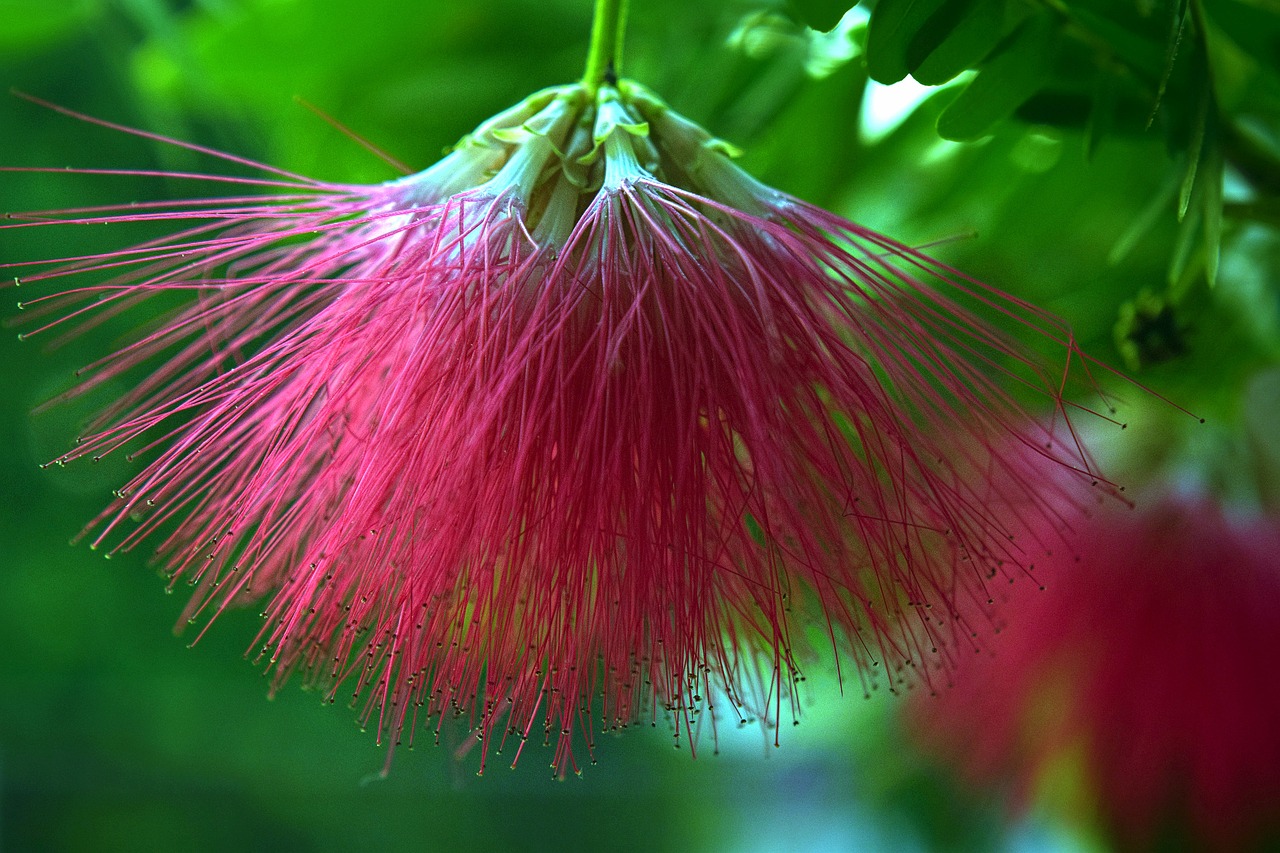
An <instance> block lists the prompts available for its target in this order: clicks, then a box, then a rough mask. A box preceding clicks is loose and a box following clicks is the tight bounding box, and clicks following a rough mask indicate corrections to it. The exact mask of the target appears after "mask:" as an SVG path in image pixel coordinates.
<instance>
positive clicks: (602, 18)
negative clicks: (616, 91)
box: [582, 0, 630, 96]
mask: <svg viewBox="0 0 1280 853" xmlns="http://www.w3.org/2000/svg"><path fill="white" fill-rule="evenodd" d="M629 5H630V0H596V8H595V16H594V17H593V19H592V21H591V47H590V48H589V50H588V52H587V69H586V72H585V73H584V74H583V75H582V85H583V86H585V87H586V90H587V92H588V94H590V95H593V96H594V95H595V93H596V91H597V90H598V89H599V88H600V87H601V86H602V85H606V84H607V85H615V84H616V83H617V82H618V76H619V75H620V74H621V73H622V42H623V38H624V36H625V34H626V28H627V12H628V7H629Z"/></svg>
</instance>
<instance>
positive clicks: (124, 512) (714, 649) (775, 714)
mask: <svg viewBox="0 0 1280 853" xmlns="http://www.w3.org/2000/svg"><path fill="white" fill-rule="evenodd" d="M187 147H192V146H187ZM199 150H202V149H199ZM205 153H211V152H205ZM228 159H232V160H234V161H235V162H239V163H242V164H243V163H245V161H239V160H235V159H234V158H228ZM259 168H262V169H266V167H259ZM266 171H267V172H268V174H269V176H270V177H268V178H253V179H246V178H216V177H211V176H195V177H196V178H198V179H203V180H217V181H223V182H227V183H231V184H233V185H243V186H244V187H245V191H246V193H247V194H245V195H230V196H223V197H220V198H213V199H206V200H197V201H187V202H156V203H152V204H143V205H129V206H122V207H120V208H113V209H90V210H76V211H55V212H46V213H43V214H35V215H31V216H30V217H28V218H31V219H33V220H34V223H19V225H18V227H41V228H46V227H49V226H50V224H51V223H52V222H73V223H100V222H144V221H153V220H164V221H167V222H172V223H173V224H174V226H175V227H176V228H177V229H178V230H176V232H175V233H173V234H171V235H170V236H167V237H162V238H160V239H156V240H152V241H150V242H147V243H143V244H142V245H140V246H136V247H133V248H130V249H125V250H121V251H117V252H109V253H104V254H98V255H92V256H89V257H81V258H67V259H63V260H61V261H60V262H57V263H56V264H55V265H53V266H52V267H40V266H39V265H36V271H35V272H34V273H31V274H27V275H25V276H24V281H23V284H24V285H26V284H29V283H34V282H36V281H39V280H50V279H53V280H61V281H63V282H64V283H66V285H67V287H66V288H65V289H64V290H63V291H62V292H60V293H58V294H54V295H49V296H39V297H37V298H34V299H31V300H28V301H27V302H26V303H25V307H26V308H28V309H34V310H36V311H40V312H44V313H45V314H46V315H48V317H50V318H51V319H49V320H48V322H47V324H46V325H45V326H43V327H41V328H38V329H35V330H34V331H36V332H41V333H43V332H46V331H48V330H49V329H50V328H51V327H57V326H62V325H64V324H67V323H77V324H79V325H80V327H81V328H83V326H84V325H86V324H91V323H95V322H99V321H100V320H101V319H103V318H106V317H110V316H113V315H116V314H119V313H121V312H126V311H134V310H138V311H140V312H147V311H154V310H155V309H154V308H153V307H152V306H153V304H154V302H153V298H154V297H156V296H171V295H173V294H174V293H175V292H183V293H189V294H190V297H191V301H190V302H189V304H188V305H187V306H186V307H185V308H181V309H179V310H178V311H177V312H176V313H173V314H170V315H168V316H166V317H165V318H164V319H163V320H161V321H160V322H159V323H155V324H153V325H152V327H151V328H150V330H149V331H147V332H145V333H144V334H143V335H141V336H140V337H139V338H138V339H137V340H135V341H134V342H133V343H131V344H129V345H128V346H126V347H124V348H123V349H121V350H119V351H118V352H115V353H113V354H112V355H110V356H108V357H106V358H104V359H102V360H101V361H99V362H97V363H96V364H94V365H91V366H90V367H89V368H88V369H87V371H86V373H85V380H84V384H83V385H82V386H81V387H80V388H78V389H76V392H74V393H80V392H83V391H85V390H88V389H90V388H93V387H97V386H99V385H101V384H102V383H104V382H105V381H107V380H108V379H114V378H116V377H119V376H122V375H123V376H129V377H133V381H134V386H133V390H132V391H130V392H129V393H128V394H126V395H125V396H124V397H123V398H121V399H120V400H118V401H117V402H116V403H115V404H114V405H112V406H111V407H110V408H109V409H108V410H107V411H105V412H104V413H102V415H101V416H99V417H98V418H97V419H96V420H94V421H93V422H92V423H91V424H90V425H89V427H88V429H87V430H86V432H85V435H84V436H83V438H82V439H81V440H80V441H79V443H78V444H77V445H76V447H75V449H74V450H73V451H71V452H70V453H68V454H67V455H66V456H64V457H62V458H61V459H59V460H57V461H58V462H66V461H69V460H71V459H75V458H80V457H100V456H102V455H104V454H107V453H111V452H115V451H117V450H120V449H123V448H126V447H129V448H131V450H130V455H131V457H136V458H139V459H142V460H144V464H143V467H142V468H141V470H140V471H139V472H138V473H137V474H136V475H135V476H134V478H133V479H132V480H131V481H130V482H129V483H128V484H127V485H126V486H124V487H123V488H122V489H120V490H119V499H118V501H117V502H116V503H115V504H114V505H113V506H111V507H110V508H108V509H107V510H106V511H105V512H104V513H103V514H102V515H101V516H100V517H99V518H98V519H97V520H96V522H95V523H94V524H93V525H92V526H91V527H90V529H89V531H88V532H87V535H88V536H90V537H91V541H92V543H93V544H94V546H102V547H107V548H109V549H110V550H112V551H118V550H128V549H130V548H133V547H134V546H136V545H138V544H139V543H140V542H142V541H143V540H144V539H151V540H152V541H157V542H158V545H157V551H158V554H159V557H160V559H161V560H162V561H163V562H164V564H165V566H166V567H167V569H168V571H169V572H170V573H171V574H172V576H173V577H174V578H175V581H176V580H185V581H186V582H188V583H190V584H192V585H194V586H195V587H196V591H195V595H194V598H193V600H192V603H191V606H190V608H189V610H188V616H189V617H190V618H191V619H192V620H207V619H209V618H211V617H213V616H214V615H216V614H217V613H219V612H221V611H222V610H223V609H224V608H226V607H228V606H230V605H232V604H234V603H237V602H241V601H249V600H255V599H258V598H266V600H267V604H266V610H265V615H266V618H267V622H266V625H265V627H264V628H263V630H262V635H261V637H260V646H261V650H262V656H263V657H265V658H266V659H268V660H269V663H270V666H271V667H272V668H273V669H274V672H275V676H276V680H277V682H283V681H284V680H285V679H286V678H287V677H288V676H289V675H290V674H291V673H293V672H295V671H301V673H302V675H303V677H304V678H305V680H306V681H307V682H309V683H312V684H315V685H319V686H322V687H323V689H325V690H326V691H327V692H328V695H329V697H330V699H331V700H332V699H334V698H336V696H337V694H338V692H339V689H340V687H339V685H343V684H345V685H346V687H345V689H348V690H350V691H351V695H352V697H353V699H354V700H356V701H358V702H362V703H363V711H362V713H363V717H364V719H365V720H366V721H367V722H369V723H370V724H371V725H374V726H376V727H377V729H378V730H379V731H380V732H386V733H390V734H391V736H392V738H393V741H394V742H395V743H399V742H400V741H401V740H402V738H405V739H408V740H409V741H410V742H411V741H412V739H413V737H414V731H415V729H416V728H417V727H419V726H422V725H424V724H425V725H427V726H429V727H431V728H433V729H434V730H435V731H436V732H437V734H438V733H439V731H440V727H441V726H442V725H443V721H444V720H445V719H446V718H449V717H454V716H458V717H464V718H465V719H466V721H467V722H468V724H469V725H470V726H472V727H473V728H474V730H475V731H476V733H477V735H478V737H479V740H480V741H481V743H482V746H483V749H482V752H483V753H485V754H488V752H489V751H490V749H491V748H494V749H496V750H498V751H501V750H502V749H503V748H505V747H508V746H514V750H513V751H514V754H515V756H516V757H518V756H519V753H520V750H521V748H522V745H523V742H524V741H525V740H526V739H527V738H528V737H530V736H532V735H538V734H540V735H542V737H543V738H544V739H545V740H547V741H553V740H554V741H556V743H557V749H556V753H555V758H554V761H553V764H554V766H555V767H556V768H557V770H558V771H563V770H565V769H567V768H575V767H576V763H575V759H574V757H573V755H572V739H573V732H574V730H575V729H577V730H580V731H581V733H582V734H583V735H584V736H585V738H586V740H587V743H588V746H590V744H591V739H592V738H593V737H594V736H595V733H597V732H600V731H602V730H611V729H614V728H621V727H623V726H625V725H627V724H628V723H629V722H631V721H634V720H636V719H645V720H655V719H656V718H657V717H658V716H660V715H662V714H664V713H666V714H669V715H670V716H671V718H672V719H673V720H674V724H675V729H676V738H677V741H679V739H681V738H685V739H687V740H688V741H689V742H690V743H691V744H692V742H693V740H694V739H695V736H696V734H697V733H698V731H699V730H701V729H702V728H703V727H704V726H706V727H710V728H711V729H712V730H714V726H715V725H716V721H717V719H718V718H725V717H727V718H728V719H729V720H730V721H732V722H734V723H737V722H738V721H739V719H740V717H742V718H745V717H746V716H747V715H758V716H761V717H762V718H763V719H765V720H767V721H769V722H770V723H777V722H778V720H779V718H780V717H781V716H783V714H784V713H786V712H784V710H783V705H784V703H791V702H792V700H793V698H794V696H793V691H794V683H795V681H796V680H798V679H799V678H801V675H800V658H801V656H802V655H803V654H804V652H805V649H806V646H807V642H808V641H806V640H805V639H803V637H802V636H801V634H800V633H797V631H796V627H797V619H796V617H794V616H793V615H792V614H793V611H796V610H798V611H800V614H801V615H800V624H805V623H807V622H810V621H814V620H816V621H817V622H818V623H820V624H825V625H826V626H827V633H828V635H829V640H830V642H832V643H833V644H835V646H836V647H837V648H838V649H840V651H841V653H842V654H843V655H845V656H847V657H848V658H850V659H852V661H853V662H854V663H855V664H856V668H857V669H858V671H859V673H860V675H861V677H863V679H864V686H870V685H871V684H872V683H874V682H875V681H876V678H875V673H876V672H877V671H878V672H884V671H886V670H888V672H889V675H888V676H887V678H888V682H889V685H890V687H893V686H894V685H895V684H897V683H899V682H900V681H902V680H903V679H904V678H905V677H906V676H905V675H904V674H903V667H906V666H912V665H922V664H924V665H927V666H918V669H919V670H920V671H922V672H924V673H925V675H924V677H926V678H927V677H929V676H928V671H929V670H931V669H934V668H936V667H939V666H943V667H945V666H946V665H947V662H948V661H949V660H950V659H951V658H952V657H953V656H954V654H955V649H956V648H958V647H962V646H967V645H968V644H970V643H971V640H970V635H971V634H972V633H973V632H974V631H975V630H976V629H977V626H975V625H973V624H971V623H970V621H968V617H965V618H959V617H958V614H959V613H960V612H961V611H962V609H963V611H964V612H966V613H967V612H968V607H967V603H968V602H970V601H974V602H986V601H987V600H988V598H989V593H988V592H987V590H986V588H985V587H986V584H987V583H988V582H989V581H990V580H991V579H992V578H995V577H997V576H1002V577H1003V576H1012V575H1015V574H1018V573H1020V572H1022V571H1023V570H1024V569H1025V566H1026V565H1027V564H1028V563H1029V562H1031V561H1032V560H1034V559H1035V558H1036V556H1037V555H1038V552H1039V550H1042V549H1043V547H1044V546H1043V543H1038V542H1035V541H1032V540H1028V541H1026V542H1024V541H1021V540H1019V541H1014V540H1013V537H1012V535H1011V532H1010V530H1009V529H1008V527H1007V518H1008V511H1007V509H1001V508H1002V507H1003V508H1007V507H1019V508H1021V509H1020V512H1021V513H1022V514H1024V515H1026V516H1028V518H1027V519H1026V520H1027V521H1029V522H1031V521H1034V522H1037V523H1039V525H1040V527H1041V528H1055V529H1056V528H1060V527H1062V526H1064V525H1066V524H1068V523H1069V521H1068V518H1067V517H1068V516H1069V515H1070V514H1071V513H1070V511H1069V510H1064V507H1069V506H1070V505H1071V503H1072V502H1073V501H1075V500H1077V499H1078V496H1077V497H1069V496H1067V493H1068V492H1071V491H1072V488H1073V486H1065V485H1063V483H1064V481H1065V480H1069V479H1071V477H1070V476H1068V477H1061V476H1059V475H1058V473H1057V472H1058V471H1059V470H1063V471H1067V472H1069V473H1070V474H1071V475H1074V477H1075V479H1077V480H1079V481H1080V482H1082V483H1084V484H1085V485H1086V486H1087V485H1088V484H1089V483H1091V482H1093V481H1094V479H1095V475H1094V474H1093V473H1092V470H1091V468H1092V466H1091V464H1090V462H1089V459H1088V457H1087V454H1086V453H1085V451H1084V450H1083V448H1082V447H1080V446H1079V444H1078V443H1077V442H1075V441H1074V440H1073V439H1071V438H1069V439H1068V440H1067V441H1065V442H1064V441H1060V440H1058V439H1057V438H1056V437H1055V436H1056V435H1058V434H1059V433H1058V432H1056V431H1053V430H1048V429H1043V428H1040V427H1037V426H1035V422H1034V421H1033V419H1032V418H1031V417H1030V416H1029V415H1028V414H1027V412H1025V411H1024V409H1023V405H1022V403H1021V402H1019V401H1020V399H1022V397H1026V398H1027V399H1029V400H1032V401H1035V405H1037V406H1049V407H1052V408H1054V409H1055V410H1056V413H1057V416H1058V422H1059V424H1065V423H1068V422H1069V421H1068V420H1067V414H1068V412H1069V406H1068V404H1067V403H1066V402H1065V401H1064V396H1063V395H1064V393H1065V389H1064V383H1065V382H1066V381H1067V379H1068V377H1069V375H1072V374H1073V373H1074V371H1073V369H1072V368H1073V364H1074V366H1075V367H1076V368H1080V367H1082V366H1083V365H1085V363H1086V362H1085V361H1084V359H1083V357H1082V356H1080V354H1079V352H1078V351H1077V350H1076V349H1075V346H1074V343H1073V341H1072V338H1071V335H1070V332H1069V330H1068V329H1066V328H1065V327H1063V326H1062V325H1061V324H1060V323H1059V322H1058V321H1056V320H1054V319H1053V318H1052V317H1050V316H1048V315H1045V314H1043V313H1041V312H1039V311H1037V310H1036V309H1034V308H1032V307H1031V306H1029V305H1026V304H1024V303H1021V302H1019V301H1017V300H1015V299H1012V298H1010V297H1008V296H1006V295H1004V294H1001V293H999V292H998V291H995V290H993V289H991V288H989V287H986V286H984V285H982V284H980V283H978V282H976V281H973V280H971V279H969V278H967V277H965V276H963V275H961V274H960V273H958V272H956V271H955V270H953V269H950V268H948V267H946V266H944V265H942V264H939V263H938V262H936V261H933V260H931V259H930V258H928V257H926V256H924V255H922V254H921V253H920V252H918V251H915V250H913V249H911V248H908V247H907V246H904V245H902V244H900V243H896V242H894V241H892V240H890V239H888V238H885V237H883V236H881V235H878V234H876V233H874V232H871V231H868V230H867V229H865V228H862V227H860V226H858V225H855V224H853V223H852V222H848V221H846V220H844V219H841V218H840V217H837V216H834V215H832V214H830V213H827V212H825V211H822V210H819V209H817V208H814V207H812V206H810V205H808V204H805V203H803V202H801V201H798V200H797V199H794V198H792V197H790V196H787V195H785V194H783V193H780V192H778V191H776V190H773V189H770V188H768V187H765V186H763V185H761V184H759V183H757V182H756V181H754V180H753V179H751V178H750V177H748V176H747V175H745V174H744V173H743V172H742V171H741V170H739V169H738V168H737V167H736V166H734V165H733V164H732V163H731V162H730V159H729V157H728V156H726V153H725V146H724V145H723V144H721V143H718V142H717V141H716V140H714V139H712V138H711V137H710V136H709V135H707V134H706V132H705V131H702V130H701V129H700V128H698V127H697V126H695V125H693V124H691V123H690V122H688V121H686V120H685V119H682V118H680V117H679V116H677V115H675V114H674V113H673V112H671V111H670V110H669V109H668V108H667V107H666V105H665V104H662V103H661V102H660V101H658V100H657V99H656V98H655V97H654V96H652V95H651V94H649V93H648V92H646V91H645V90H643V89H641V88H640V87H639V86H636V85H634V84H629V83H623V84H621V85H620V87H619V89H613V88H610V87H603V88H601V89H600V92H599V94H598V96H596V95H594V94H592V95H589V94H588V93H587V92H586V91H585V90H584V88H583V87H581V86H569V87H563V88H560V89H554V90H548V91H546V92H543V93H539V94H538V95H535V96H533V97H531V98H530V99H528V100H527V101H525V102H523V103H522V104H520V105H518V106H516V107H514V108H512V109H511V110H509V111H507V112H505V113H503V114H502V115H499V116H497V117H495V118H494V119H493V120H491V121H489V122H487V123H486V124H484V125H482V126H481V127H480V128H478V129H477V130H476V132H475V133H473V134H472V135H471V136H469V137H468V138H467V139H466V140H464V141H463V142H462V143H461V144H460V145H459V146H458V147H457V149H456V150H455V151H454V152H453V153H451V154H450V155H448V156H447V157H446V158H445V159H444V160H443V161H441V162H440V163H439V164H437V165H436V166H434V167H432V168H431V169H428V170H427V171H425V172H423V173H421V174H418V175H413V176H411V177H407V178H404V179H401V180H397V181H392V182H389V183H386V184H381V185H378V186H372V187H363V186H348V185H337V184H329V183H323V182H317V181H312V180H308V179H304V178H300V177H298V176H295V175H291V174H287V173H282V172H279V171H277V170H272V169H266ZM263 190H269V191H271V192H274V193H275V195H258V194H257V193H259V192H261V191H263ZM10 227H13V226H10ZM998 327H1004V328H1006V329H1012V330H1013V331H1015V332H1016V331H1022V332H1029V333H1030V334H1031V335H1033V336H1035V337H1037V338H1038V339H1040V340H1041V341H1042V342H1048V344H1049V345H1050V346H1051V347H1052V348H1053V349H1055V350H1056V353H1057V354H1056V356H1055V357H1053V358H1042V357H1041V356H1039V355H1037V354H1036V350H1035V347H1034V346H1029V345H1027V344H1026V343H1024V342H1021V341H1020V340H1019V339H1018V337H1016V336H1014V335H1011V334H1010V333H1009V332H1007V331H1003V330H1001V329H1000V328H998ZM33 333H34V332H33ZM1086 384H1088V383H1086ZM1010 386H1013V387H1014V388H1015V389H1016V392H1015V391H1013V390H1009V388H1010ZM1061 434H1067V433H1066V431H1065V430H1063V431H1061ZM1009 447H1012V448H1014V449H1013V450H1012V451H1008V450H1003V449H1002V450H1000V451H999V452H996V448H1009ZM1049 472H1052V475H1050V473H1049ZM1073 485H1074V484H1073ZM1048 538H1049V539H1053V538H1054V536H1053V535H1052V534H1051V535H1049V536H1048ZM962 605H965V606H964V607H963V608H962ZM482 767H483V759H482Z"/></svg>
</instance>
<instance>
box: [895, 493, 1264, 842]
mask: <svg viewBox="0 0 1280 853" xmlns="http://www.w3.org/2000/svg"><path fill="white" fill-rule="evenodd" d="M1080 542H1081V548H1080V553H1079V555H1078V557H1071V556H1068V555H1067V554H1066V553H1063V552H1060V553H1059V554H1058V555H1057V556H1055V557H1054V558H1053V559H1051V560H1048V561H1047V562H1041V563H1037V566H1036V576H1037V578H1039V579H1042V580H1043V581H1044V582H1045V584H1046V586H1047V589H1045V590H1044V591H1041V590H1040V589H1038V588H1037V587H1036V586H1035V585H1033V584H1015V585H1014V586H1012V587H1010V590H1009V592H1010V595H1009V600H1008V601H1007V603H1006V605H1005V607H1006V611H1007V612H1008V613H1009V614H1010V618H1009V625H1008V626H1007V628H1006V630H1004V631H1003V632H1002V633H1001V634H1000V635H999V636H998V637H996V638H994V639H993V640H991V641H990V643H989V644H988V646H989V652H984V653H983V654H982V655H979V656H973V657H970V658H969V659H968V660H967V661H965V662H964V663H963V664H962V665H960V666H959V667H957V669H956V670H955V671H954V672H953V677H954V682H955V683H954V686H952V687H950V688H949V689H946V690H943V691H940V693H939V695H938V696H936V697H925V696H921V697H920V698H919V699H918V700H917V701H916V704H915V705H914V707H913V710H914V712H915V715H914V716H915V722H916V723H918V727H919V728H920V729H921V730H922V732H923V735H924V736H925V738H926V739H930V740H932V741H933V742H934V743H935V745H938V746H940V747H941V748H942V749H943V751H944V752H945V754H946V755H948V756H949V757H950V758H951V759H953V760H954V761H956V762H957V763H958V764H959V766H960V767H961V768H963V769H964V770H965V772H967V773H968V774H969V775H971V776H972V777H975V778H977V779H979V780H982V781H986V782H989V781H992V780H996V779H1000V778H1011V779H1014V780H1017V782H1018V784H1019V786H1020V788H1021V795H1020V799H1023V800H1025V799H1027V798H1029V797H1031V796H1032V795H1033V789H1034V788H1035V787H1036V785H1037V783H1038V781H1039V780H1040V777H1041V775H1042V774H1043V773H1045V772H1048V771H1049V770H1050V768H1051V767H1052V765H1053V764H1054V762H1057V761H1061V760H1066V759H1067V758H1069V757H1070V756H1071V755H1073V754H1074V753H1073V752H1072V751H1073V750H1079V749H1082V750H1083V753H1082V756H1083V759H1084V762H1085V763H1084V781H1085V783H1086V785H1087V786H1088V787H1089V788H1090V790H1091V793H1092V795H1093V798H1094V799H1095V800H1096V809H1097V811H1098V814H1099V816H1100V817H1101V818H1102V820H1103V822H1104V824H1105V826H1106V828H1107V829H1108V830H1109V831H1110V832H1112V833H1114V835H1115V837H1116V839H1117V840H1118V841H1119V842H1120V848H1119V849H1124V850H1137V849H1153V848H1159V849H1194V850H1236V849H1253V850H1262V849H1274V847H1271V846H1267V845H1268V844H1271V845H1274V844H1275V843H1276V842H1277V841H1278V840H1280V725H1277V721H1280V683H1277V681H1276V680H1275V679H1273V678H1271V677H1270V675H1269V673H1270V672H1271V671H1272V669H1273V665H1274V661H1275V657H1276V655H1277V653H1280V618H1277V614H1278V613H1280V518H1276V517H1274V516H1259V515H1256V514H1248V513H1238V514H1232V513H1230V512H1228V511H1227V510H1225V509H1224V508H1223V507H1221V506H1219V505H1218V504H1216V503H1214V502H1213V501H1212V500H1210V499H1208V498H1188V497H1181V496H1179V497H1168V498H1165V499H1164V500H1162V501H1159V502H1156V503H1154V504H1153V505H1152V506H1150V507H1148V508H1144V509H1141V510H1138V511H1135V512H1132V513H1129V512H1124V511H1117V512H1115V513H1111V514H1108V515H1105V516H1103V517H1100V518H1098V519H1097V520H1096V521H1095V522H1094V523H1093V524H1092V525H1091V526H1090V527H1089V528H1088V529H1086V530H1085V531H1083V532H1082V535H1081V538H1080Z"/></svg>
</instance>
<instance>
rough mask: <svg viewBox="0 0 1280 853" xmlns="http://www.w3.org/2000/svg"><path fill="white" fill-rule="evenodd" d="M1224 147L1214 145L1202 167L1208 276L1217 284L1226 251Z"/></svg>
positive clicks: (1201, 181)
mask: <svg viewBox="0 0 1280 853" xmlns="http://www.w3.org/2000/svg"><path fill="white" fill-rule="evenodd" d="M1223 168H1224V163H1223V157H1222V148H1221V146H1219V145H1217V144H1213V145H1210V146H1209V148H1208V150H1206V151H1205V154H1204V162H1203V164H1202V165H1201V167H1200V187H1201V189H1200V192H1201V196H1200V199H1201V203H1202V207H1203V209H1204V275H1205V278H1206V279H1207V280H1208V281H1209V286H1210V287H1213V286H1214V285H1215V284H1217V283H1218V260H1219V257H1220V256H1221V254H1222V177H1223Z"/></svg>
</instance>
